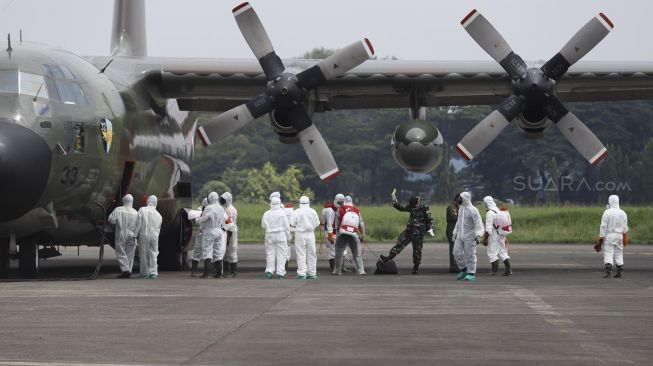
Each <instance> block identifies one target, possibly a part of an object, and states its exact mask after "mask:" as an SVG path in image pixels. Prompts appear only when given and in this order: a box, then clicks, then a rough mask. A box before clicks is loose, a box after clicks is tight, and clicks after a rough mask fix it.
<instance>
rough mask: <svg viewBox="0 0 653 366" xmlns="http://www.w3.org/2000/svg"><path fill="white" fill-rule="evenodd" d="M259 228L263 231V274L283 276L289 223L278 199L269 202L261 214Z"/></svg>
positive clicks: (284, 273)
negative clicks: (267, 207) (268, 206)
mask: <svg viewBox="0 0 653 366" xmlns="http://www.w3.org/2000/svg"><path fill="white" fill-rule="evenodd" d="M261 227H263V229H264V230H265V263H266V265H265V272H266V274H272V273H273V272H275V271H276V273H277V276H285V275H286V268H285V266H286V256H287V251H288V242H289V241H290V223H289V222H288V217H286V214H285V213H284V212H283V208H282V207H281V200H280V199H279V198H278V197H273V198H272V199H271V200H270V209H269V210H267V211H265V213H264V214H263V218H262V219H261Z"/></svg>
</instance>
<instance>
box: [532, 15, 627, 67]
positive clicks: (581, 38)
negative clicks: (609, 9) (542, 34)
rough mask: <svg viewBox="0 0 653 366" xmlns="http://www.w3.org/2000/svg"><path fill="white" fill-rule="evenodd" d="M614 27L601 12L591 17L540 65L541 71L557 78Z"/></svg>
mask: <svg viewBox="0 0 653 366" xmlns="http://www.w3.org/2000/svg"><path fill="white" fill-rule="evenodd" d="M612 28H614V24H612V22H611V21H610V19H608V17H607V16H605V14H603V13H599V15H597V16H596V17H594V18H592V20H590V21H589V22H587V24H585V26H583V28H581V29H580V30H579V31H578V32H576V34H574V36H573V37H571V39H570V40H569V42H567V44H565V45H564V47H562V49H561V50H560V52H558V53H557V54H556V55H555V56H553V57H552V58H551V59H550V60H549V61H547V62H546V63H545V64H544V66H542V72H544V73H545V74H546V75H547V76H548V77H550V78H552V79H554V80H558V79H559V78H560V77H561V76H562V75H564V74H565V73H566V72H567V70H568V69H569V67H570V66H571V65H573V64H575V63H576V62H577V61H578V60H580V59H581V58H582V57H583V56H585V55H586V54H587V53H588V52H589V51H591V50H592V49H593V48H594V47H595V46H596V45H597V44H599V42H601V40H602V39H603V38H605V36H607V35H608V33H610V31H611V30H612Z"/></svg>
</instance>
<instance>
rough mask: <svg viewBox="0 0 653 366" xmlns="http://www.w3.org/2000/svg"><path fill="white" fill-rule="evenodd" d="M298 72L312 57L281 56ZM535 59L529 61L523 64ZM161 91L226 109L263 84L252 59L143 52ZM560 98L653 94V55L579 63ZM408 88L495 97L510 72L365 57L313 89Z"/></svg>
mask: <svg viewBox="0 0 653 366" xmlns="http://www.w3.org/2000/svg"><path fill="white" fill-rule="evenodd" d="M283 63H284V65H286V67H287V69H294V70H296V71H301V70H305V69H308V68H309V67H311V66H313V65H315V64H316V63H317V60H294V59H291V60H283ZM537 66H541V65H538V64H529V67H537ZM138 71H139V73H141V74H143V73H144V74H146V75H147V77H148V79H149V80H150V81H151V82H152V83H154V84H155V85H156V86H157V87H158V89H159V91H160V93H161V96H163V97H166V98H172V99H176V100H177V101H178V104H179V108H180V109H182V110H188V111H225V110H228V109H230V108H233V107H235V106H237V105H240V104H242V103H244V102H246V101H247V100H249V98H251V97H253V96H256V95H258V94H260V93H262V92H263V91H264V90H265V85H266V79H265V76H264V75H263V71H262V69H261V66H260V65H259V63H258V61H257V60H254V59H251V60H248V59H175V58H144V59H141V60H140V62H139V66H138ZM556 89H557V95H558V97H559V98H560V100H562V101H566V102H587V101H604V100H645V99H653V62H592V61H586V62H578V63H577V64H575V65H574V66H572V67H571V68H570V69H569V72H568V73H567V74H566V75H565V76H564V77H562V78H561V79H560V80H559V81H558V83H557V85H556ZM411 91H415V92H417V94H416V95H417V96H418V98H420V102H423V103H425V105H427V106H447V105H483V104H498V103H500V102H501V101H502V100H503V99H504V98H505V97H507V96H508V95H510V93H511V86H510V78H509V77H508V75H507V74H506V72H505V71H504V70H503V69H502V68H501V66H500V65H498V64H497V63H496V62H494V61H487V62H485V61H405V60H369V61H366V62H365V63H363V64H362V65H360V66H358V67H356V68H354V69H352V70H351V71H350V72H348V73H346V74H345V75H344V76H341V77H338V78H336V79H333V80H329V81H327V82H326V83H325V84H324V85H322V86H320V87H318V88H316V89H315V90H313V91H311V98H312V101H313V106H314V107H315V111H317V112H320V111H325V110H335V109H366V108H396V107H408V106H409V95H410V93H411Z"/></svg>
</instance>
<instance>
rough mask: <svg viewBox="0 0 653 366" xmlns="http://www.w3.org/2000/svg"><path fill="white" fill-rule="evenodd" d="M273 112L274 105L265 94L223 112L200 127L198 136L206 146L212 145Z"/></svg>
mask: <svg viewBox="0 0 653 366" xmlns="http://www.w3.org/2000/svg"><path fill="white" fill-rule="evenodd" d="M271 110H272V103H271V102H270V100H269V99H268V98H267V96H265V94H261V95H258V96H256V97H254V98H252V99H250V100H249V101H248V102H247V103H245V104H241V105H239V106H237V107H235V108H232V109H230V110H228V111H226V112H223V113H221V114H219V115H218V116H217V117H215V118H213V119H211V120H210V121H208V122H207V123H205V124H204V125H202V126H200V127H198V128H197V136H198V137H199V138H200V140H201V141H202V144H203V145H204V146H207V145H211V144H212V143H215V142H216V141H218V140H220V139H222V138H224V137H226V136H228V135H230V134H232V133H234V132H236V131H238V130H239V129H241V128H242V127H244V126H245V125H246V124H248V123H249V122H251V121H253V120H255V119H256V118H258V117H260V116H262V115H264V114H266V113H268V112H270V111H271Z"/></svg>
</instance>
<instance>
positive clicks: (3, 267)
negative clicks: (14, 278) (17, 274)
mask: <svg viewBox="0 0 653 366" xmlns="http://www.w3.org/2000/svg"><path fill="white" fill-rule="evenodd" d="M9 259H10V258H9V240H6V239H1V240H0V278H7V276H9Z"/></svg>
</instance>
